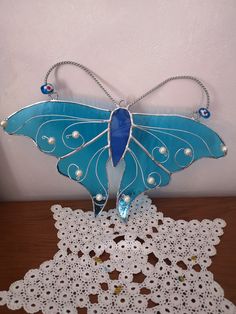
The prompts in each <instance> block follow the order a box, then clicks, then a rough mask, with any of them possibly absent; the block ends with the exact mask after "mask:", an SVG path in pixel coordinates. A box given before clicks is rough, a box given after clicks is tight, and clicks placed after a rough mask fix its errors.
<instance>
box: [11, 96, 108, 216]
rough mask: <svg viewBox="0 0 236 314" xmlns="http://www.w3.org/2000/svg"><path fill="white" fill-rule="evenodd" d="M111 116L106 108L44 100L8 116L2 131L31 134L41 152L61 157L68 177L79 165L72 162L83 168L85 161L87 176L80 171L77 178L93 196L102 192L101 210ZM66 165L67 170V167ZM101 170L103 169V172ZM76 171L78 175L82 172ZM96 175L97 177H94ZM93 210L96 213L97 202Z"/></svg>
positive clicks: (61, 164) (60, 162)
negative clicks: (96, 178)
mask: <svg viewBox="0 0 236 314" xmlns="http://www.w3.org/2000/svg"><path fill="white" fill-rule="evenodd" d="M110 115H111V112H110V111H108V110H104V109H99V108H95V107H91V106H87V105H83V104H79V103H74V102H67V101H56V100H52V101H44V102H40V103H36V104H33V105H31V106H28V107H25V108H23V109H21V110H20V111H18V112H16V113H15V114H13V115H11V116H10V117H9V118H8V119H7V125H6V127H5V131H6V132H7V133H9V134H16V135H24V136H27V137H30V138H31V139H32V140H33V141H34V142H35V143H36V145H37V146H38V148H39V149H40V150H41V151H42V152H44V153H47V154H50V155H52V156H55V157H57V158H61V159H60V161H59V163H58V169H59V171H60V172H61V173H62V174H64V175H66V176H68V177H69V178H71V179H76V178H75V177H74V175H73V174H72V171H73V169H76V167H78V166H72V164H74V165H77V164H78V165H80V162H81V167H82V168H85V165H86V163H87V164H89V167H88V168H89V171H87V175H86V177H85V173H86V172H83V176H82V177H81V178H80V180H78V175H77V179H76V181H78V182H80V183H81V184H83V185H84V186H85V187H86V188H87V190H88V191H89V193H90V195H92V197H93V199H94V195H96V194H94V193H97V194H101V193H100V191H102V195H103V196H104V197H105V200H104V199H103V200H101V201H99V209H100V210H101V209H102V208H103V207H104V206H102V205H103V204H104V205H105V201H106V200H107V194H108V187H107V186H108V178H107V173H106V171H105V170H104V169H105V164H106V162H107V160H108V154H107V148H106V149H105V147H107V145H108V140H107V138H108V137H107V131H108V124H109V119H110ZM103 148H104V150H103ZM67 159H68V161H67ZM90 161H91V162H90ZM66 165H68V167H69V169H66ZM98 166H99V169H98ZM68 167H67V168H68ZM73 167H74V168H73ZM101 169H102V170H104V171H103V172H102V173H101ZM77 174H79V176H81V172H79V173H77ZM101 174H102V175H101ZM96 176H98V178H99V179H98V180H95V179H94V178H95V177H96ZM102 186H103V187H104V189H105V191H103V190H102ZM94 209H96V213H98V207H96V204H94Z"/></svg>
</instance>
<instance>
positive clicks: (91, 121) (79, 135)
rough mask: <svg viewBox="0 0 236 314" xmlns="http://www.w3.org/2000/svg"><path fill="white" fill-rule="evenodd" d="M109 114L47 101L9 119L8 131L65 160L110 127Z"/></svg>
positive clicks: (60, 102)
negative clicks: (65, 157)
mask: <svg viewBox="0 0 236 314" xmlns="http://www.w3.org/2000/svg"><path fill="white" fill-rule="evenodd" d="M109 118H110V111H107V110H103V109H98V108H94V107H90V106H87V105H82V104H78V103H73V102H65V101H55V100H53V101H44V102H40V103H37V104H34V105H31V106H28V107H25V108H23V109H21V110H20V111H18V112H16V113H15V114H13V115H11V116H10V117H9V118H8V119H7V126H6V128H5V131H6V132H7V133H9V134H16V135H24V136H27V137H30V138H31V139H32V140H33V141H34V142H35V143H36V145H37V146H38V148H39V149H40V150H41V151H42V152H44V153H47V154H50V155H52V156H55V157H62V156H64V155H66V154H68V153H70V152H72V151H74V150H75V149H78V148H79V147H82V146H83V145H84V144H86V143H87V142H89V141H90V140H92V139H93V138H94V137H96V136H97V135H99V134H100V133H101V132H103V131H104V130H106V129H107V128H108V120H109Z"/></svg>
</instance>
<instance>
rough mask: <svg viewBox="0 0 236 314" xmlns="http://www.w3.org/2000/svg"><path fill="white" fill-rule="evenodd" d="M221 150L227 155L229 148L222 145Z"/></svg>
mask: <svg viewBox="0 0 236 314" xmlns="http://www.w3.org/2000/svg"><path fill="white" fill-rule="evenodd" d="M221 150H222V152H223V153H225V154H226V153H227V151H228V148H227V146H225V145H222V146H221Z"/></svg>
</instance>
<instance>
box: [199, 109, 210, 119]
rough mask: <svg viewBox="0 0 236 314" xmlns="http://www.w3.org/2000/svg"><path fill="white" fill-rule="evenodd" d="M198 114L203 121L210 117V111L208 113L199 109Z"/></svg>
mask: <svg viewBox="0 0 236 314" xmlns="http://www.w3.org/2000/svg"><path fill="white" fill-rule="evenodd" d="M198 113H199V114H200V116H201V117H202V118H204V119H208V118H210V115H211V113H210V111H209V110H208V109H207V108H200V109H199V110H198Z"/></svg>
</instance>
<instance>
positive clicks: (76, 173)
mask: <svg viewBox="0 0 236 314" xmlns="http://www.w3.org/2000/svg"><path fill="white" fill-rule="evenodd" d="M75 175H76V177H79V178H80V177H82V175H83V171H82V170H81V169H78V170H76V172H75Z"/></svg>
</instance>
